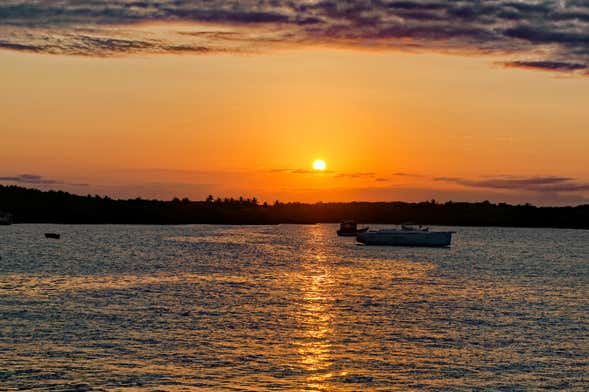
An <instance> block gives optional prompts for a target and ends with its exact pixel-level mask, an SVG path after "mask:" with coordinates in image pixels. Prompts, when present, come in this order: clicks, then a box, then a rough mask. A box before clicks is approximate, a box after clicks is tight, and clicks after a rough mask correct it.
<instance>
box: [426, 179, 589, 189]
mask: <svg viewBox="0 0 589 392" xmlns="http://www.w3.org/2000/svg"><path fill="white" fill-rule="evenodd" d="M434 180H436V181H443V182H451V183H455V184H458V185H462V186H466V187H473V188H487V189H502V190H511V191H528V192H541V193H562V192H584V191H589V183H582V182H579V181H578V180H575V179H574V178H569V177H510V176H506V177H491V178H485V179H480V180H472V179H466V178H459V177H437V178H435V179H434Z"/></svg>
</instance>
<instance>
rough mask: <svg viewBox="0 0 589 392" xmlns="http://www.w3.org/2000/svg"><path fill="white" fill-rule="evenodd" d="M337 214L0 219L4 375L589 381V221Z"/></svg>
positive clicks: (529, 387)
mask: <svg viewBox="0 0 589 392" xmlns="http://www.w3.org/2000/svg"><path fill="white" fill-rule="evenodd" d="M336 228H337V227H336V226H335V225H300V226H297V225H280V226H200V225H195V226H60V225H13V226H7V227H0V257H1V260H0V390H1V391H12V390H38V391H272V390H277V391H408V390H426V391H536V390H568V391H587V390H589V231H582V230H553V229H512V228H464V227H458V228H453V230H455V231H456V234H455V237H454V242H453V246H452V247H451V248H449V249H428V248H423V249H422V248H403V247H367V246H359V245H356V244H355V241H354V239H353V238H340V237H337V236H336V235H335V230H336ZM44 232H59V233H61V234H62V239H61V240H59V241H55V240H47V239H45V238H44V237H43V233H44Z"/></svg>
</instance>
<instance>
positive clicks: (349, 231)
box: [337, 220, 368, 237]
mask: <svg viewBox="0 0 589 392" xmlns="http://www.w3.org/2000/svg"><path fill="white" fill-rule="evenodd" d="M366 231H368V227H363V228H361V229H358V224H357V223H356V222H355V221H353V220H347V221H343V222H342V223H340V226H339V230H338V231H337V235H339V236H341V237H355V236H357V235H358V233H364V232H366Z"/></svg>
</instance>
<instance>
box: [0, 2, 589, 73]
mask: <svg viewBox="0 0 589 392" xmlns="http://www.w3.org/2000/svg"><path fill="white" fill-rule="evenodd" d="M0 37H1V39H0V47H2V48H6V49H12V50H20V51H30V52H41V53H59V54H74V55H88V56H112V55H123V54H136V53H185V52H191V53H216V52H219V51H222V52H225V51H230V52H244V51H245V52H252V51H258V50H263V49H267V48H272V47H274V46H276V45H292V44H304V45H313V44H320V45H326V44H327V45H333V46H350V47H361V48H374V49H394V50H411V51H444V52H454V53H466V54H472V53H480V54H489V53H495V54H499V55H505V56H507V57H510V56H515V57H517V58H518V59H517V60H511V59H508V60H507V61H505V64H507V65H510V66H519V67H523V68H526V69H543V70H554V71H564V72H579V71H583V70H584V69H586V68H587V67H588V66H589V3H588V2H587V1H586V0H567V1H565V0H545V1H532V0H527V1H525V0H521V1H514V0H494V1H466V0H457V1H446V0H405V1H398V0H375V1H366V0H357V1H351V0H347V1H342V0H313V1H311V0H305V1H295V0H272V1H269V0H257V1H255V0H224V1H221V0H207V1H204V0H203V1H194V0H150V1H141V0H109V1H107V0H93V1H86V2H82V1H79V0H60V1H54V0H4V1H3V2H2V3H1V4H0ZM524 57H525V58H524ZM522 58H523V59H522Z"/></svg>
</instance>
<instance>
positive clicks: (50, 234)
mask: <svg viewBox="0 0 589 392" xmlns="http://www.w3.org/2000/svg"><path fill="white" fill-rule="evenodd" d="M45 238H51V239H54V240H58V239H60V238H61V234H57V233H45Z"/></svg>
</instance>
